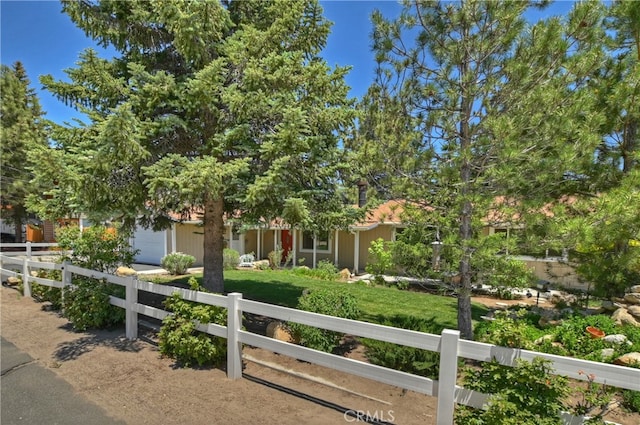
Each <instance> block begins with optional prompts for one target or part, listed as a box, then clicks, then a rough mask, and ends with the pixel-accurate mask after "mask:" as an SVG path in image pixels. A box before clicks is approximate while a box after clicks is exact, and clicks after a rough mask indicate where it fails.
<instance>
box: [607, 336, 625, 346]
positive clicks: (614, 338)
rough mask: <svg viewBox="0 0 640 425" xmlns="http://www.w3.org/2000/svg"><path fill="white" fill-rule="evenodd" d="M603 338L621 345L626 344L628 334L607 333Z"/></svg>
mask: <svg viewBox="0 0 640 425" xmlns="http://www.w3.org/2000/svg"><path fill="white" fill-rule="evenodd" d="M602 340H603V341H604V342H609V343H611V344H616V345H620V344H624V343H625V342H626V341H627V336H626V335H622V334H614V335H607V336H605V337H604V338H602Z"/></svg>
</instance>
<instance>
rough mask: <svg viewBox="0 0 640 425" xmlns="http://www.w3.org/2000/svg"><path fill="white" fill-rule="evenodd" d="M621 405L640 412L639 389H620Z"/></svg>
mask: <svg viewBox="0 0 640 425" xmlns="http://www.w3.org/2000/svg"><path fill="white" fill-rule="evenodd" d="M622 407H624V408H625V409H627V410H628V411H630V412H636V413H640V391H633V390H624V391H622Z"/></svg>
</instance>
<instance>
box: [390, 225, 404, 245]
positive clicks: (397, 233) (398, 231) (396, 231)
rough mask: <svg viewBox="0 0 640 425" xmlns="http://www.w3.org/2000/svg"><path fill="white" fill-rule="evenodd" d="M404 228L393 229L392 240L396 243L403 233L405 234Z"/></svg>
mask: <svg viewBox="0 0 640 425" xmlns="http://www.w3.org/2000/svg"><path fill="white" fill-rule="evenodd" d="M404 229H405V228H404V227H394V228H393V238H392V240H393V241H394V242H395V241H397V240H398V236H400V235H401V234H402V232H404Z"/></svg>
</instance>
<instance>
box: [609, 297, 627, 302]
mask: <svg viewBox="0 0 640 425" xmlns="http://www.w3.org/2000/svg"><path fill="white" fill-rule="evenodd" d="M611 301H613V302H614V303H618V304H624V303H626V301H625V300H624V298H620V297H611Z"/></svg>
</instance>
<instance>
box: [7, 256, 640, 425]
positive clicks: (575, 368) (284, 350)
mask: <svg viewBox="0 0 640 425" xmlns="http://www.w3.org/2000/svg"><path fill="white" fill-rule="evenodd" d="M11 265H15V266H17V268H16V269H11V268H10V267H11ZM5 266H6V267H9V268H6V267H5ZM32 268H38V269H49V270H52V269H53V270H61V271H62V280H61V281H52V280H48V279H41V278H37V277H33V276H31V275H30V270H31V269H32ZM0 270H1V273H2V275H3V276H4V275H13V276H20V277H22V279H23V283H24V292H25V296H27V294H30V293H31V288H30V285H31V282H37V283H39V284H42V285H47V286H53V287H58V288H64V287H65V286H67V285H71V282H72V275H81V276H86V277H93V278H97V279H104V280H106V281H107V282H109V283H113V284H116V285H121V286H124V287H125V288H126V296H125V299H121V298H117V297H113V296H112V297H111V299H110V302H111V304H113V305H115V306H118V307H121V308H124V309H125V310H126V324H125V332H126V337H127V338H129V339H135V338H137V336H138V315H140V314H142V315H144V316H148V317H153V318H156V319H163V318H164V317H166V316H168V315H169V314H171V313H169V312H167V311H165V310H162V309H158V308H155V307H152V306H148V305H144V304H141V303H139V302H138V292H139V291H146V292H151V293H155V294H160V295H167V296H170V295H172V294H173V293H176V292H178V293H179V294H180V296H181V297H182V298H184V299H186V300H190V301H195V302H198V303H202V304H208V305H214V306H219V307H224V308H226V309H227V326H221V325H216V324H211V323H210V324H198V326H197V329H198V330H199V331H201V332H205V333H207V334H210V335H215V336H219V337H223V338H226V339H227V376H228V377H229V378H230V379H238V378H241V377H242V359H243V357H242V346H243V344H248V345H251V346H255V347H260V348H263V349H267V350H270V351H273V352H275V353H279V354H283V355H287V356H290V357H294V358H296V359H299V360H303V361H308V362H311V363H315V364H318V365H321V366H325V367H329V368H332V369H336V370H339V371H342V372H345V373H349V374H353V375H357V376H361V377H365V378H369V379H373V380H376V381H379V382H382V383H386V384H390V385H394V386H397V387H400V388H404V389H407V390H412V391H416V392H419V393H422V394H426V395H430V396H435V397H437V398H438V410H437V424H438V425H444V424H452V423H453V414H454V407H455V403H458V404H462V405H466V406H472V407H476V408H482V407H483V405H484V404H485V403H486V401H487V398H488V395H486V394H482V393H479V392H477V391H472V390H469V389H465V388H462V387H460V386H458V385H456V381H457V377H458V359H459V358H460V357H462V358H467V359H473V360H480V361H492V360H497V361H499V362H500V363H501V364H503V365H507V366H515V364H516V361H517V360H518V359H524V360H529V361H530V360H532V359H534V358H535V357H543V358H545V359H548V360H550V361H551V362H552V367H553V369H554V372H553V373H554V374H557V375H563V376H568V377H570V378H574V379H578V380H585V379H586V376H585V374H582V373H580V371H587V372H588V374H594V375H595V380H594V381H595V382H598V383H603V384H606V385H608V386H612V387H618V388H624V389H630V390H635V391H638V390H640V369H635V368H629V367H623V366H617V365H611V364H605V363H599V362H593V361H588V360H580V359H574V358H571V357H562V356H556V355H552V354H545V353H538V352H534V351H528V350H522V349H513V348H506V347H499V346H495V345H491V344H485V343H480V342H474V341H465V340H461V339H460V337H459V332H458V331H456V330H449V329H446V330H444V331H443V332H442V334H441V335H433V334H427V333H421V332H416V331H410V330H406V329H398V328H393V327H389V326H383V325H377V324H373V323H368V322H361V321H357V320H349V319H342V318H337V317H332V316H325V315H322V314H317V313H311V312H306V311H301V310H296V309H292V308H287V307H281V306H277V305H272V304H265V303H260V302H256V301H251V300H245V299H243V298H242V294H240V293H231V294H228V295H227V296H223V295H217V294H210V293H205V292H199V291H192V290H189V289H184V288H178V287H172V286H166V285H157V284H153V283H151V282H145V281H140V280H138V279H137V278H136V277H119V276H114V275H111V274H107V273H101V272H97V271H94V270H88V269H83V268H81V267H76V266H73V265H71V264H67V263H63V264H54V263H43V262H37V261H32V260H28V259H24V260H19V259H17V258H12V257H9V256H5V255H0ZM20 270H21V272H20ZM243 312H247V313H253V314H259V315H263V316H268V317H271V318H275V319H279V320H282V321H287V322H297V323H302V324H305V325H310V326H315V327H318V328H322V329H328V330H333V331H337V332H341V333H346V334H350V335H354V336H359V337H365V338H372V339H377V340H380V341H386V342H391V343H395V344H400V345H406V346H410V347H415V348H420V349H424V350H430V351H435V352H439V353H440V372H439V376H438V380H437V381H436V380H432V379H429V378H425V377H422V376H417V375H413V374H410V373H406V372H400V371H397V370H392V369H388V368H385V367H381V366H377V365H373V364H369V363H365V362H361V361H357V360H353V359H348V358H344V357H339V356H335V355H332V354H329V353H324V352H320V351H316V350H312V349H309V348H306V347H301V346H298V345H295V344H290V343H287V342H282V341H278V340H275V339H272V338H268V337H265V336H262V335H258V334H255V333H251V332H247V331H244V330H242V314H243ZM563 420H564V422H565V423H567V424H573V423H579V422H576V421H575V420H576V418H575V417H572V416H571V415H563Z"/></svg>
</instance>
